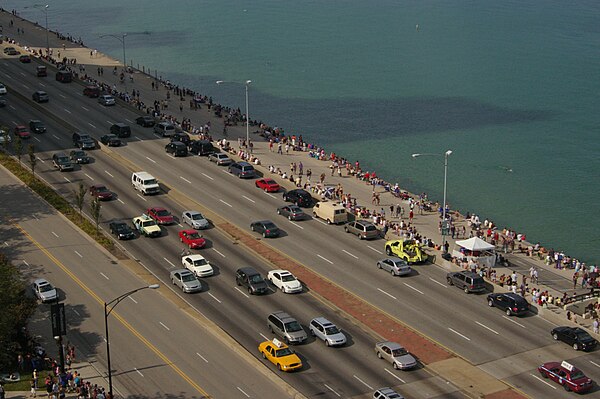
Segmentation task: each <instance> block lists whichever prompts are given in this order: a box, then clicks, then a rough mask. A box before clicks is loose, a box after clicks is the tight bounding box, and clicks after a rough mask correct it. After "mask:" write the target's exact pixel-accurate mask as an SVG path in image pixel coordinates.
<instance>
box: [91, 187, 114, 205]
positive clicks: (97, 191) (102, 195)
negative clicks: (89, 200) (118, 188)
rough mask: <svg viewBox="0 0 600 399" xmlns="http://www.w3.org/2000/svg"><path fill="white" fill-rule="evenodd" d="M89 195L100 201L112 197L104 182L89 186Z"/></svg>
mask: <svg viewBox="0 0 600 399" xmlns="http://www.w3.org/2000/svg"><path fill="white" fill-rule="evenodd" d="M90 195H91V196H92V197H94V198H98V199H99V200H100V201H108V200H111V199H112V198H113V193H112V191H110V190H109V189H108V188H106V186H105V185H104V184H94V185H93V186H90Z"/></svg>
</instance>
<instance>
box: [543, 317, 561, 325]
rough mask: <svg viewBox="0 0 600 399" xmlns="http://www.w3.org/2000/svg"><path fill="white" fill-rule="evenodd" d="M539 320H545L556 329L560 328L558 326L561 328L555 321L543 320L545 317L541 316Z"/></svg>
mask: <svg viewBox="0 0 600 399" xmlns="http://www.w3.org/2000/svg"><path fill="white" fill-rule="evenodd" d="M538 318H539V319H540V320H544V321H545V322H547V323H550V324H552V325H553V326H554V327H558V326H560V324H556V323H554V322H553V321H550V320H546V319H544V318H543V317H541V316H539V317H538Z"/></svg>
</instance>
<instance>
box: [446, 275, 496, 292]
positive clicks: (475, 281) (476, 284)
mask: <svg viewBox="0 0 600 399" xmlns="http://www.w3.org/2000/svg"><path fill="white" fill-rule="evenodd" d="M446 281H447V282H448V285H454V286H456V287H458V288H460V289H461V290H463V291H464V292H465V293H466V294H470V293H471V292H485V291H486V290H487V288H486V287H485V281H483V277H481V276H480V275H479V274H477V273H474V272H469V271H466V270H461V271H459V272H450V273H448V274H447V275H446Z"/></svg>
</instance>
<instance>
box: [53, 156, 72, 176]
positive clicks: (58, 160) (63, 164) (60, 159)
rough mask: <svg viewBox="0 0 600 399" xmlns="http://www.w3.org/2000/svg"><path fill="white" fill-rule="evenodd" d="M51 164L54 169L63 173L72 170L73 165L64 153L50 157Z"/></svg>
mask: <svg viewBox="0 0 600 399" xmlns="http://www.w3.org/2000/svg"><path fill="white" fill-rule="evenodd" d="M52 163H53V164H54V167H55V168H57V169H58V170H60V171H61V172H64V171H66V170H73V164H72V163H71V160H70V159H69V157H68V156H67V154H65V153H64V152H57V153H56V154H54V155H53V156H52Z"/></svg>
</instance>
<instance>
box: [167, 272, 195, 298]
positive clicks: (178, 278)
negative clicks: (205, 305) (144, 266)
mask: <svg viewBox="0 0 600 399" xmlns="http://www.w3.org/2000/svg"><path fill="white" fill-rule="evenodd" d="M170 276H171V282H172V283H173V285H176V286H177V287H179V288H181V290H182V291H183V292H185V293H186V294H189V293H192V292H198V291H202V283H200V281H198V278H196V276H194V274H193V273H192V272H190V271H189V270H186V269H178V270H173V271H171V273H170Z"/></svg>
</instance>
